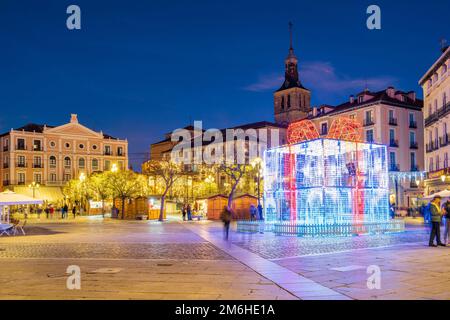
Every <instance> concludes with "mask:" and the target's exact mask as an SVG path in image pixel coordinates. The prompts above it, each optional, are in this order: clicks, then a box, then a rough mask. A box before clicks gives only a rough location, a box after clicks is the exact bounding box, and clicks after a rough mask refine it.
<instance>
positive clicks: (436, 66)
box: [419, 47, 450, 86]
mask: <svg viewBox="0 0 450 320" xmlns="http://www.w3.org/2000/svg"><path fill="white" fill-rule="evenodd" d="M449 58H450V47H448V48H447V50H445V52H444V53H442V55H441V56H440V57H439V58H438V59H437V60H436V62H435V63H434V64H433V65H432V66H431V68H430V69H428V71H427V72H426V73H425V75H424V76H423V77H422V78H421V79H420V80H419V85H421V86H422V85H423V84H424V83H425V82H426V81H427V80H428V79H429V78H430V77H431V75H432V74H433V73H435V72H436V71H437V69H439V67H440V66H441V65H442V64H443V63H444V62H445V60H447V59H449Z"/></svg>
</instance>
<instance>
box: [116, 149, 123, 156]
mask: <svg viewBox="0 0 450 320" xmlns="http://www.w3.org/2000/svg"><path fill="white" fill-rule="evenodd" d="M117 155H118V156H123V147H117Z"/></svg>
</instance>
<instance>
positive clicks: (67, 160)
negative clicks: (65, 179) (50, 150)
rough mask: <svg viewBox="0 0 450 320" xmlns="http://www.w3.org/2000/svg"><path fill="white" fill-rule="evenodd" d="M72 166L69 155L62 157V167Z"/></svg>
mask: <svg viewBox="0 0 450 320" xmlns="http://www.w3.org/2000/svg"><path fill="white" fill-rule="evenodd" d="M71 166H72V161H71V160H70V158H69V157H65V158H64V167H66V168H69V169H70V167H71Z"/></svg>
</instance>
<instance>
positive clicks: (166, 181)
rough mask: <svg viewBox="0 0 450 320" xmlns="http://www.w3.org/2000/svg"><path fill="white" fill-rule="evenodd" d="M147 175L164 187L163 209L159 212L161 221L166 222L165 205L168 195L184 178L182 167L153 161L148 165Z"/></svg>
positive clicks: (169, 162) (168, 161) (171, 162)
mask: <svg viewBox="0 0 450 320" xmlns="http://www.w3.org/2000/svg"><path fill="white" fill-rule="evenodd" d="M145 174H147V175H149V176H153V177H154V178H155V179H156V180H157V181H158V184H160V185H161V186H162V194H161V208H160V211H159V221H163V220H164V204H165V200H166V196H167V193H168V192H169V190H170V189H171V188H172V186H173V185H174V183H175V181H177V180H178V179H179V178H180V177H181V176H183V173H182V170H181V165H180V164H176V163H175V162H173V161H171V160H168V159H163V160H158V161H157V160H151V161H149V162H147V163H146V167H145Z"/></svg>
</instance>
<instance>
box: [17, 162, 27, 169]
mask: <svg viewBox="0 0 450 320" xmlns="http://www.w3.org/2000/svg"><path fill="white" fill-rule="evenodd" d="M16 167H17V168H26V167H27V164H26V163H20V162H18V163H16Z"/></svg>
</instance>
